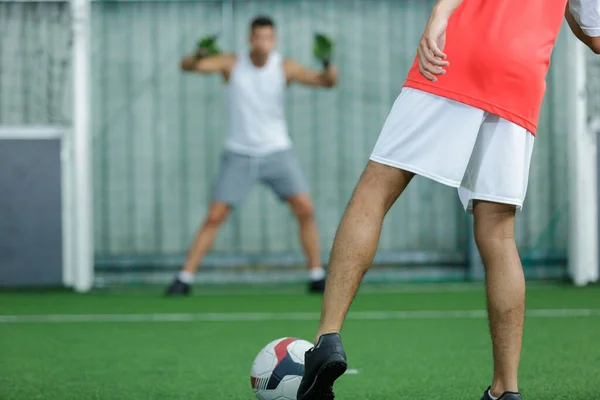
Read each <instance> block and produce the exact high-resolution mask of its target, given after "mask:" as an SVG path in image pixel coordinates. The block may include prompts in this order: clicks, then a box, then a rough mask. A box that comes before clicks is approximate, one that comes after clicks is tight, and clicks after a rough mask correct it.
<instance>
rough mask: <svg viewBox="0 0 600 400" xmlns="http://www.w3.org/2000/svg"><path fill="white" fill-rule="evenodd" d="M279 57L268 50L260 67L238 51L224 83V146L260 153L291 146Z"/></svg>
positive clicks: (283, 77) (247, 152)
mask: <svg viewBox="0 0 600 400" xmlns="http://www.w3.org/2000/svg"><path fill="white" fill-rule="evenodd" d="M286 86H287V83H286V78H285V71H284V69H283V58H282V57H281V55H280V54H279V53H275V52H272V53H271V54H270V55H269V58H268V60H267V63H266V64H265V65H264V66H263V67H260V68H259V67H256V66H255V65H254V64H253V63H252V60H251V59H250V54H249V53H247V52H245V53H241V54H238V56H237V60H236V64H235V66H234V68H233V71H232V72H231V76H230V77H229V82H228V84H227V102H228V110H229V134H228V137H227V140H226V142H225V148H226V149H227V150H230V151H233V152H235V153H240V154H245V155H252V156H260V155H265V154H269V153H273V152H276V151H281V150H286V149H289V148H290V147H292V141H291V139H290V137H289V134H288V127H287V124H286V122H285V89H286Z"/></svg>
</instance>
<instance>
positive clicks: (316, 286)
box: [308, 279, 325, 293]
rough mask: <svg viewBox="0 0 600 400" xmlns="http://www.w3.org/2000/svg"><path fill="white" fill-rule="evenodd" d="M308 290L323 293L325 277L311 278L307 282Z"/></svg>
mask: <svg viewBox="0 0 600 400" xmlns="http://www.w3.org/2000/svg"><path fill="white" fill-rule="evenodd" d="M308 291H309V292H310V293H323V292H324V291H325V279H319V280H318V281H313V280H311V281H310V283H309V284H308Z"/></svg>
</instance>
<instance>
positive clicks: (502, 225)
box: [473, 203, 515, 251]
mask: <svg viewBox="0 0 600 400" xmlns="http://www.w3.org/2000/svg"><path fill="white" fill-rule="evenodd" d="M490 204H491V203H488V204H487V205H485V206H483V205H482V206H477V205H476V206H475V207H479V209H477V208H476V209H475V224H474V226H473V233H474V237H475V243H476V244H477V247H478V248H479V250H480V251H484V250H485V249H488V248H492V247H498V246H505V245H511V244H514V242H515V229H514V215H515V207H514V206H509V205H505V206H501V205H497V206H495V205H490ZM484 207H486V209H485V210H484V209H483V208H484Z"/></svg>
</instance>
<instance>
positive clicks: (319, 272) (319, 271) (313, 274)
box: [308, 267, 325, 281]
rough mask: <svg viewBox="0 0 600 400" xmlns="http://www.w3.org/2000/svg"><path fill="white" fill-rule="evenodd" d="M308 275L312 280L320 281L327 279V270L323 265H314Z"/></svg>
mask: <svg viewBox="0 0 600 400" xmlns="http://www.w3.org/2000/svg"><path fill="white" fill-rule="evenodd" d="M308 276H309V277H310V280H311V281H320V280H322V279H325V270H324V269H323V267H313V268H311V269H310V271H308Z"/></svg>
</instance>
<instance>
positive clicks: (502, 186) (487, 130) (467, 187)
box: [459, 114, 535, 212]
mask: <svg viewBox="0 0 600 400" xmlns="http://www.w3.org/2000/svg"><path fill="white" fill-rule="evenodd" d="M534 141H535V139H534V136H533V135H532V134H531V133H530V132H528V131H527V130H526V129H525V128H522V127H520V126H518V125H516V124H514V123H512V122H510V121H507V120H505V119H502V118H500V117H498V116H495V115H491V114H488V115H487V116H486V118H485V120H484V122H483V124H482V125H481V130H480V132H479V136H478V138H477V142H476V143H475V147H474V149H473V154H472V156H471V160H470V161H469V165H468V167H467V171H466V173H465V176H464V178H463V181H462V182H461V187H460V188H459V195H460V198H461V201H462V203H463V205H464V206H465V209H466V210H467V211H468V212H471V211H472V209H473V202H474V201H475V200H485V201H489V202H493V203H501V204H509V205H513V206H515V207H516V209H517V210H520V209H521V208H522V206H523V202H524V200H525V195H526V193H527V185H528V183H529V168H530V165H531V157H532V154H533V146H534Z"/></svg>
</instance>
